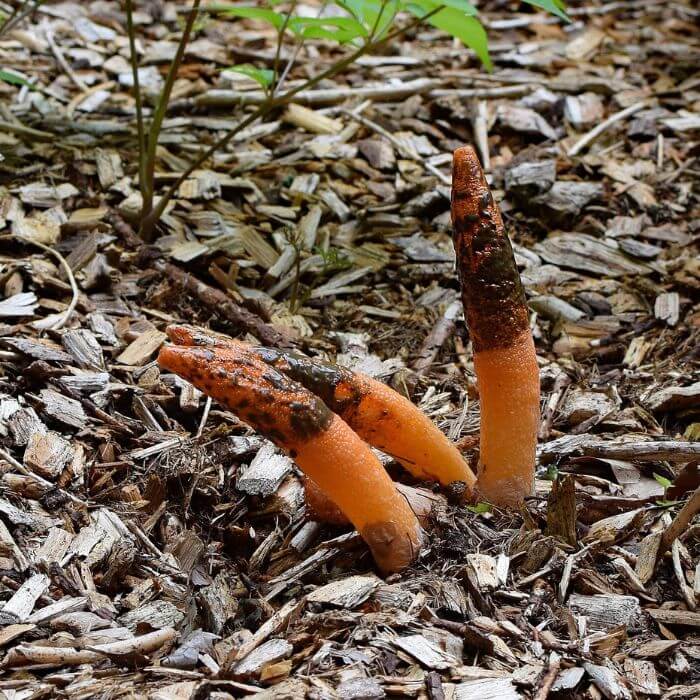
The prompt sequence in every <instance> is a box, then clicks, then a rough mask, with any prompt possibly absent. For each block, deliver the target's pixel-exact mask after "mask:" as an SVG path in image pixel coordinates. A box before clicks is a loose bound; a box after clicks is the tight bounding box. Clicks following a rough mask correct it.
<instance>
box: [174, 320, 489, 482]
mask: <svg viewBox="0 0 700 700" xmlns="http://www.w3.org/2000/svg"><path fill="white" fill-rule="evenodd" d="M167 333H168V336H169V338H170V340H172V341H173V342H174V343H177V344H179V345H190V346H214V347H231V346H232V345H233V346H235V345H236V344H240V343H238V341H235V340H230V339H228V338H223V337H221V336H214V335H209V334H207V333H203V332H202V331H199V330H197V329H193V328H190V327H189V326H169V327H168V329H167ZM250 350H251V352H253V353H255V354H256V355H257V356H258V357H260V358H261V359H262V360H264V361H265V362H266V363H268V364H269V365H272V366H273V367H275V368H276V369H278V370H279V371H280V372H282V373H284V374H286V375H287V376H288V377H291V378H292V379H293V380H295V381H297V382H299V383H300V384H302V385H303V386H305V387H306V388H307V389H309V391H312V392H313V393H314V394H316V395H317V396H319V397H320V398H321V399H322V400H323V401H324V402H325V403H326V405H327V406H328V407H329V408H330V409H331V410H332V411H334V412H335V413H337V414H338V415H339V416H341V417H342V419H343V420H344V421H345V422H346V423H347V424H348V425H349V426H350V427H351V428H352V429H353V430H354V431H355V432H356V433H357V434H358V435H359V436H360V437H361V438H362V439H363V440H366V441H367V442H368V443H369V444H370V445H373V446H374V447H377V448H379V449H380V450H382V451H383V452H386V453H387V454H389V455H391V456H392V457H394V458H395V459H396V460H398V461H399V462H400V463H401V464H402V465H403V466H404V467H405V468H406V469H407V470H408V471H409V472H410V473H411V474H413V475H414V476H416V477H417V478H419V479H430V480H434V481H439V482H440V483H441V484H443V485H445V486H448V485H449V484H451V483H453V482H464V483H465V484H466V487H467V490H468V492H471V491H472V490H473V488H474V484H475V481H476V477H475V476H474V473H473V472H472V470H471V469H470V468H469V466H468V465H467V463H466V462H465V460H464V458H463V457H462V455H461V453H460V452H459V450H458V449H457V447H456V446H455V445H454V444H452V442H451V441H450V440H449V439H448V438H447V437H446V436H445V435H444V434H443V433H442V432H441V431H440V430H439V429H438V428H437V426H435V425H434V424H433V422H432V421H431V420H430V419H429V418H428V417H427V416H425V415H424V414H423V413H422V412H421V411H420V410H419V409H418V408H417V407H416V406H415V405H414V404H413V403H411V402H410V401H409V400H408V399H406V398H404V397H403V396H401V394H399V393H397V392H396V391H394V390H393V389H391V388H390V387H388V386H387V385H386V384H383V383H382V382H379V381H377V380H376V379H372V378H371V377H368V376H366V375H364V374H360V373H358V372H352V371H351V370H349V369H347V368H345V367H340V366H339V365H334V364H331V363H328V362H320V361H318V360H312V359H310V358H308V357H305V356H303V355H299V354H295V353H292V352H286V351H282V350H275V349H272V348H263V347H250Z"/></svg>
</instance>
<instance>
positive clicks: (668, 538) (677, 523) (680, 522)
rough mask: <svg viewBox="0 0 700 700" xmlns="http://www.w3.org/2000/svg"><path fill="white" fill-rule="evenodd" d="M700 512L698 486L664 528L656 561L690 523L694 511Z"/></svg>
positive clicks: (699, 489)
mask: <svg viewBox="0 0 700 700" xmlns="http://www.w3.org/2000/svg"><path fill="white" fill-rule="evenodd" d="M698 512H700V487H698V488H696V489H695V491H693V493H692V495H691V496H690V498H689V499H688V500H687V501H686V502H685V504H684V505H683V507H682V508H681V509H680V510H679V511H678V514H677V515H676V517H675V518H674V519H673V522H672V523H671V524H670V525H669V526H668V528H666V530H665V531H664V534H663V535H662V536H661V543H660V544H659V549H658V551H657V553H656V561H657V563H658V562H660V561H661V560H662V558H663V556H664V554H666V552H667V551H668V548H669V547H670V546H671V545H672V544H673V541H674V540H675V539H677V538H678V537H680V536H681V535H682V534H683V533H684V532H685V530H686V528H687V527H688V526H689V525H690V522H691V520H692V519H693V517H694V516H695V514H696V513H698Z"/></svg>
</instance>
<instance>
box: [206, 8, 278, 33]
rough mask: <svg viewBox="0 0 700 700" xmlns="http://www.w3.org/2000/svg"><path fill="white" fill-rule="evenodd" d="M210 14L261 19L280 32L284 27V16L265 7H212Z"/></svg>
mask: <svg viewBox="0 0 700 700" xmlns="http://www.w3.org/2000/svg"><path fill="white" fill-rule="evenodd" d="M207 9H208V10H209V11H210V12H217V13H219V14H222V15H228V16H230V17H241V18H245V19H259V20H262V21H263V22H269V23H270V24H271V25H272V26H273V27H274V28H275V29H277V30H280V29H282V27H283V26H284V15H283V14H280V13H279V12H274V11H273V10H268V9H267V8H265V7H252V6H251V5H212V6H211V7H209V8H207Z"/></svg>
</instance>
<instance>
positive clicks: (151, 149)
mask: <svg viewBox="0 0 700 700" xmlns="http://www.w3.org/2000/svg"><path fill="white" fill-rule="evenodd" d="M200 4H201V0H194V2H193V3H192V8H191V9H190V11H189V13H188V15H187V20H186V22H185V28H184V29H183V31H182V36H181V37H180V43H179V44H178V47H177V51H176V53H175V56H174V57H173V60H172V62H171V63H170V68H169V69H168V74H167V76H166V77H165V84H164V85H163V90H162V91H161V93H160V96H159V97H158V104H157V106H156V109H155V111H154V113H153V120H152V121H151V126H150V128H149V130H148V144H147V150H146V164H145V168H144V169H145V176H146V179H147V181H148V182H147V183H145V184H146V186H147V190H146V196H145V197H144V202H143V205H144V206H143V211H144V213H147V212H149V211H150V210H151V207H152V204H153V190H154V185H153V176H154V172H155V167H156V149H157V147H158V137H159V136H160V130H161V127H162V126H163V120H164V119H165V113H166V111H167V108H168V102H169V101H170V93H171V92H172V90H173V85H174V84H175V78H176V77H177V72H178V70H179V69H180V66H181V65H182V59H183V58H184V55H185V49H186V48H187V44H188V43H189V40H190V35H191V34H192V28H193V27H194V22H195V20H196V19H197V15H198V14H199V6H200Z"/></svg>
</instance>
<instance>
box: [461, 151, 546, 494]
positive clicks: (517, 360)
mask: <svg viewBox="0 0 700 700" xmlns="http://www.w3.org/2000/svg"><path fill="white" fill-rule="evenodd" d="M452 225H453V228H454V244H455V251H456V254H457V267H458V269H459V274H460V281H461V285H462V303H463V305H464V312H465V316H466V321H467V326H468V328H469V334H470V336H471V339H472V345H473V348H474V369H475V371H476V378H477V384H478V388H479V403H480V407H481V445H480V458H479V479H478V489H479V491H480V493H481V494H482V495H483V496H484V498H486V499H487V500H489V501H491V502H493V503H496V504H499V505H505V506H517V505H518V504H520V503H522V501H523V499H524V498H525V496H527V495H529V494H531V493H532V490H533V487H534V474H535V448H536V444H537V430H538V425H539V419H540V381H539V369H538V366H537V356H536V354H535V345H534V342H533V339H532V333H531V331H530V325H529V320H528V311H527V305H526V302H525V293H524V291H523V287H522V284H521V281H520V275H519V274H518V269H517V267H516V264H515V259H514V256H513V249H512V247H511V244H510V241H509V239H508V236H507V235H506V232H505V229H504V227H503V221H502V219H501V214H500V212H499V210H498V207H497V205H496V203H495V202H494V201H493V197H492V196H491V192H490V191H489V187H488V184H487V183H486V178H485V176H484V173H483V171H482V169H481V166H480V165H479V160H478V158H477V155H476V153H475V152H474V149H473V148H471V147H469V146H466V147H464V148H459V149H458V150H456V151H455V153H454V161H453V170H452Z"/></svg>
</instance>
